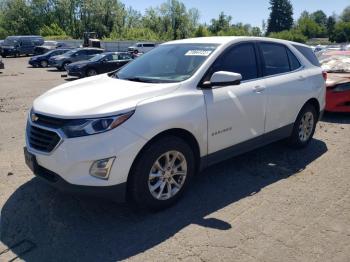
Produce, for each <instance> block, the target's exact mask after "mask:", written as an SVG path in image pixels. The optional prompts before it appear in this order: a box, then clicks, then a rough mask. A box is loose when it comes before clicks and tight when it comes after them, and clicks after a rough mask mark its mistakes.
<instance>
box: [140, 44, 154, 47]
mask: <svg viewBox="0 0 350 262" xmlns="http://www.w3.org/2000/svg"><path fill="white" fill-rule="evenodd" d="M143 46H144V47H154V44H143Z"/></svg>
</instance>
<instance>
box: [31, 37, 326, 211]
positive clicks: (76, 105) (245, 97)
mask: <svg viewBox="0 0 350 262" xmlns="http://www.w3.org/2000/svg"><path fill="white" fill-rule="evenodd" d="M325 78H326V75H325V74H324V73H323V72H322V69H321V68H320V66H319V63H318V61H317V58H316V57H315V55H314V54H313V52H312V51H311V49H310V48H308V47H307V46H305V45H302V44H299V43H293V42H288V41H282V40H274V39H268V38H254V37H208V38H195V39H186V40H179V41H173V42H168V43H165V44H162V45H160V46H158V47H157V48H155V49H153V50H152V51H150V52H148V53H146V54H144V55H143V56H141V57H139V58H138V59H136V60H134V61H132V62H131V63H129V64H127V65H126V66H124V67H122V68H121V69H119V70H118V71H115V72H112V73H108V74H103V75H98V76H94V77H91V78H87V79H82V80H78V81H75V82H70V83H66V84H63V85H60V86H58V87H56V88H53V89H51V90H50V91H48V92H46V93H44V94H43V95H41V96H40V97H38V98H37V99H36V100H35V101H34V103H33V107H32V109H31V110H30V112H29V117H28V122H27V131H26V147H25V148H24V154H25V160H26V163H27V165H28V166H29V167H30V168H31V170H32V171H33V173H34V174H35V175H37V176H39V177H41V178H43V180H44V181H47V182H48V183H49V184H51V185H54V186H56V187H57V188H59V189H61V190H63V191H68V192H86V193H89V194H99V195H101V196H104V197H108V198H109V199H111V200H126V199H127V200H131V201H132V202H133V203H136V204H137V205H138V206H141V207H145V208H148V209H161V208H165V207H167V206H169V205H171V204H173V203H174V202H175V201H177V200H178V199H179V198H180V197H181V195H182V194H183V193H184V191H185V190H186V187H187V186H188V184H189V182H190V180H191V178H192V177H193V176H194V175H195V173H196V172H199V171H200V170H202V169H203V168H205V167H207V166H209V165H212V164H214V163H217V162H219V161H222V160H224V159H228V158H231V157H233V156H236V155H238V154H241V153H244V152H247V151H249V150H253V149H255V148H257V147H260V146H264V145H266V144H269V143H271V142H274V141H277V140H282V139H286V140H287V141H288V142H289V144H290V145H291V146H293V147H297V148H302V147H305V146H307V145H308V144H309V142H310V140H311V139H312V137H313V135H314V132H315V127H316V124H317V122H318V120H319V118H320V116H321V115H322V112H323V110H324V107H325Z"/></svg>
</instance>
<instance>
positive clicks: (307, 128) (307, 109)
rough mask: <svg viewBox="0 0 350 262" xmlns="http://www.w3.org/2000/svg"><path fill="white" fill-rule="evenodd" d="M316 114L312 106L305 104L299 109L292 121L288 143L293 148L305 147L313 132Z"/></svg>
mask: <svg viewBox="0 0 350 262" xmlns="http://www.w3.org/2000/svg"><path fill="white" fill-rule="evenodd" d="M317 117H318V114H317V112H316V109H315V107H314V106H312V105H310V104H307V105H305V106H304V108H303V109H302V110H301V111H300V113H299V115H298V117H297V120H296V121H295V123H294V128H293V132H292V135H291V136H290V138H289V141H288V142H289V145H290V146H292V147H295V148H303V147H306V146H307V145H308V144H309V143H310V141H311V140H312V137H313V135H314V133H315V129H316V124H317Z"/></svg>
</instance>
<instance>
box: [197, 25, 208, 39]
mask: <svg viewBox="0 0 350 262" xmlns="http://www.w3.org/2000/svg"><path fill="white" fill-rule="evenodd" d="M209 35H210V33H209V31H208V29H207V27H206V26H203V25H199V26H198V28H197V30H196V32H195V34H194V36H195V37H205V36H209Z"/></svg>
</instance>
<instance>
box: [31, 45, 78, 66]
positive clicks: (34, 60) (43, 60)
mask: <svg viewBox="0 0 350 262" xmlns="http://www.w3.org/2000/svg"><path fill="white" fill-rule="evenodd" d="M71 50H72V49H70V48H59V49H55V50H51V51H49V52H47V53H45V54H43V55H37V56H33V57H31V58H30V59H29V61H28V63H29V64H30V65H31V66H33V67H38V66H40V67H47V66H48V65H49V59H50V58H51V57H53V56H57V55H62V54H64V53H67V52H68V51H71Z"/></svg>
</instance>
